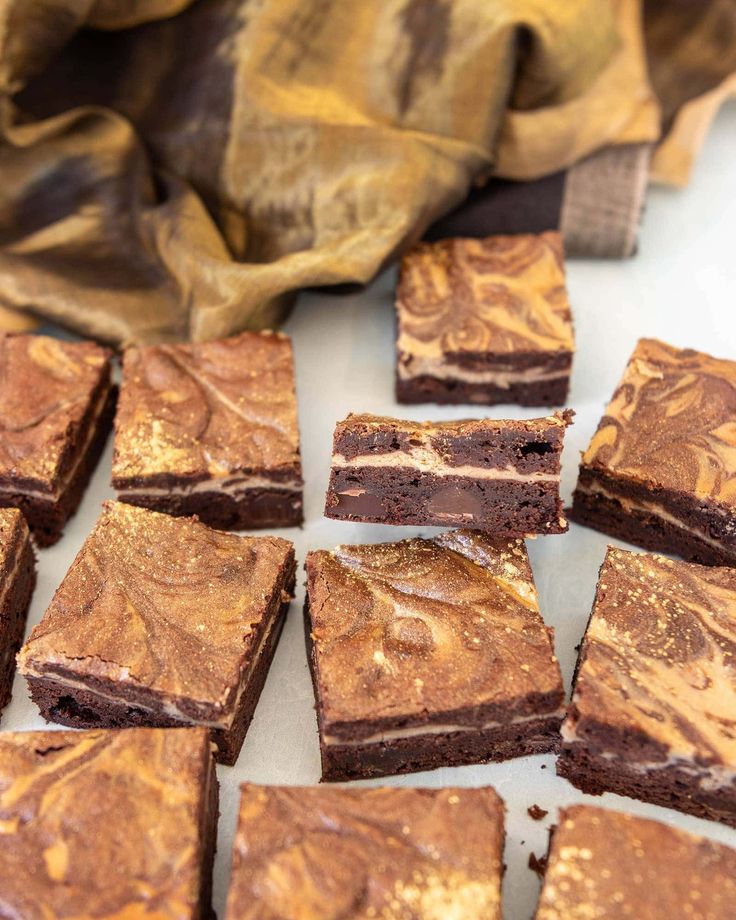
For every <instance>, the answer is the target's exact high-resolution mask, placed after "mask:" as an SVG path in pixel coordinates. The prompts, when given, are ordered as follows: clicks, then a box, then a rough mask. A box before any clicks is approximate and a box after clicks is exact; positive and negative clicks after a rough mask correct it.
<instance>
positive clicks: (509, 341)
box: [396, 231, 575, 406]
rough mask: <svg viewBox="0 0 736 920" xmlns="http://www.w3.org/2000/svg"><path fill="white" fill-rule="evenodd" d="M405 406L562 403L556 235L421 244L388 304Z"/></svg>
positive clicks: (566, 341)
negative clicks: (392, 302) (395, 318)
mask: <svg viewBox="0 0 736 920" xmlns="http://www.w3.org/2000/svg"><path fill="white" fill-rule="evenodd" d="M396 312H397V316H398V341H397V346H396V351H397V364H396V398H397V399H398V401H399V402H403V403H423V402H433V403H481V404H484V405H494V404H496V403H518V404H520V405H522V406H558V405H562V404H564V402H565V401H566V399H567V391H568V387H569V383H570V368H571V366H572V355H573V350H574V347H575V344H574V339H573V328H572V317H571V315H570V307H569V304H568V299H567V292H566V290H565V266H564V261H563V251H562V238H561V236H560V234H559V233H557V232H552V231H550V232H548V233H540V234H538V235H537V234H531V233H529V234H519V235H518V236H490V237H487V238H486V239H462V238H459V239H458V238H455V239H445V240H441V241H440V242H437V243H420V244H419V245H418V246H415V247H414V248H413V249H411V250H410V251H409V252H408V253H407V255H406V256H404V259H403V261H402V263H401V271H400V275H399V285H398V290H397V295H396Z"/></svg>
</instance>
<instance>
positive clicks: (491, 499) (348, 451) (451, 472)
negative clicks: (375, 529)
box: [325, 409, 573, 536]
mask: <svg viewBox="0 0 736 920" xmlns="http://www.w3.org/2000/svg"><path fill="white" fill-rule="evenodd" d="M572 416H573V413H572V411H570V410H569V409H566V410H565V411H564V412H555V413H554V415H550V416H547V418H538V419H528V420H525V421H505V420H501V421H499V420H494V419H478V420H470V421H459V422H408V421H402V420H400V419H392V418H383V417H380V416H375V415H349V416H348V417H347V418H346V419H345V420H344V421H342V422H338V423H337V426H336V428H335V435H334V440H333V455H332V471H331V474H330V483H329V487H328V491H327V500H326V504H325V514H326V515H327V517H331V518H338V519H340V520H350V521H374V522H377V523H380V524H416V525H419V526H425V525H436V526H439V527H452V526H459V527H467V528H472V529H475V530H487V531H492V532H493V533H497V534H503V535H505V536H524V535H526V534H532V533H543V534H551V533H563V532H564V531H566V530H567V521H566V520H565V516H564V513H563V508H562V502H561V500H560V455H561V453H562V444H563V438H564V435H565V428H566V427H567V426H568V425H569V424H570V423H571V421H572Z"/></svg>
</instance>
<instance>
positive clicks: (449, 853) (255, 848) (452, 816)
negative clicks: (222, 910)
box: [226, 785, 504, 920]
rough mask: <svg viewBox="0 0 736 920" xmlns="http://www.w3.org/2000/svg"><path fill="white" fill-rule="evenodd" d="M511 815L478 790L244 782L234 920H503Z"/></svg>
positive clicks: (232, 895) (230, 909) (231, 906)
mask: <svg viewBox="0 0 736 920" xmlns="http://www.w3.org/2000/svg"><path fill="white" fill-rule="evenodd" d="M503 842H504V806H503V802H502V801H501V799H500V798H499V797H498V795H496V793H495V792H494V790H493V789H491V788H490V787H485V788H480V789H385V788H383V789H382V788H376V789H340V788H335V787H333V788H329V787H324V786H322V787H309V788H299V787H285V786H284V787H278V786H272V787H268V786H252V785H245V786H243V789H242V799H241V802H240V815H239V819H238V827H237V831H236V834H235V842H234V846H233V864H232V874H231V881H230V892H229V895H228V902H227V914H226V918H227V920H266V918H276V917H283V918H286V917H294V918H296V917H299V918H305V920H306V918H315V920H316V918H320V920H322V918H335V920H336V918H338V917H339V918H340V920H369V918H371V917H373V918H380V917H385V918H389V917H391V918H393V917H396V918H399V917H401V918H404V917H406V918H411V920H440V918H442V920H450V918H452V920H480V918H483V920H500V918H501V878H502V875H503V864H502V860H503Z"/></svg>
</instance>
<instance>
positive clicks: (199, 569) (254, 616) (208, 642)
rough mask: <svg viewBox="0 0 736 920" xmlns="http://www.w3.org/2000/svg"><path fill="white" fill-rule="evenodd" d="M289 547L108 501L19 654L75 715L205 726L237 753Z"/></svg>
mask: <svg viewBox="0 0 736 920" xmlns="http://www.w3.org/2000/svg"><path fill="white" fill-rule="evenodd" d="M294 577H295V563H294V549H293V546H292V544H291V543H290V542H289V541H288V540H281V539H279V538H278V537H265V536H264V537H241V536H236V535H235V534H230V533H224V532H222V531H217V530H210V528H209V527H206V526H205V525H204V524H201V523H199V522H198V521H197V520H196V519H191V518H174V517H169V516H168V515H166V514H157V513H156V512H154V511H147V510H145V509H143V508H135V507H134V506H132V505H124V504H120V503H118V502H108V503H107V504H106V506H105V509H104V511H103V513H102V516H101V517H100V519H99V521H98V522H97V525H96V526H95V529H94V530H93V531H92V533H91V534H90V536H89V537H88V538H87V540H86V542H85V544H84V546H83V547H82V549H81V550H80V551H79V554H78V555H77V558H76V559H75V560H74V562H73V563H72V566H71V568H70V569H69V572H68V573H67V575H66V577H65V579H64V581H63V582H62V583H61V586H60V587H59V589H58V590H57V592H56V594H55V595H54V598H53V600H52V601H51V605H50V606H49V608H48V610H47V611H46V613H45V614H44V616H43V619H42V620H41V622H40V623H39V624H38V625H37V626H36V627H35V628H34V630H33V632H32V633H31V636H30V638H29V639H28V641H27V642H26V644H25V645H24V646H23V648H22V649H21V651H20V654H19V656H18V664H19V670H20V671H21V673H22V674H23V676H24V677H25V678H26V679H27V681H28V686H29V689H30V692H31V696H32V698H33V700H34V701H35V702H36V703H37V705H38V707H39V709H40V710H41V715H43V716H44V718H46V719H48V720H49V721H52V722H60V723H61V724H62V725H71V726H72V727H74V728H94V727H97V726H105V727H110V728H116V727H121V726H135V725H151V726H160V727H172V728H177V727H180V726H182V725H204V726H206V727H207V728H209V729H210V730H211V732H212V738H213V740H214V741H215V742H216V744H217V746H218V749H219V750H218V754H217V756H218V759H220V760H221V761H222V762H224V763H228V764H232V763H234V762H235V760H236V759H237V757H238V754H239V753H240V748H241V747H242V744H243V739H244V738H245V733H246V731H247V728H248V725H249V724H250V720H251V718H252V716H253V711H254V709H255V707H256V703H257V702H258V697H259V696H260V693H261V689H262V688H263V684H264V681H265V679H266V674H267V673H268V668H269V666H270V664H271V659H272V657H273V653H274V651H275V649H276V644H277V642H278V639H279V635H280V634H281V628H282V626H283V623H284V619H285V616H286V611H287V608H288V606H289V601H290V598H291V595H292V592H293V589H294Z"/></svg>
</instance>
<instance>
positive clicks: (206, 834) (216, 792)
mask: <svg viewBox="0 0 736 920" xmlns="http://www.w3.org/2000/svg"><path fill="white" fill-rule="evenodd" d="M205 781H206V784H207V787H206V788H207V796H206V798H205V801H204V803H203V806H204V807H203V810H202V816H201V820H200V824H199V826H200V834H199V839H200V846H201V854H202V860H201V868H200V890H199V905H198V913H197V920H217V915H216V914H215V912H214V910H213V909H212V870H213V868H214V863H215V853H216V852H217V822H218V819H219V817H220V788H219V784H218V782H217V770H216V769H215V763H214V761H213V760H212V759H211V758H210V767H209V773H208V775H207V778H206V780H205Z"/></svg>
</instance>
